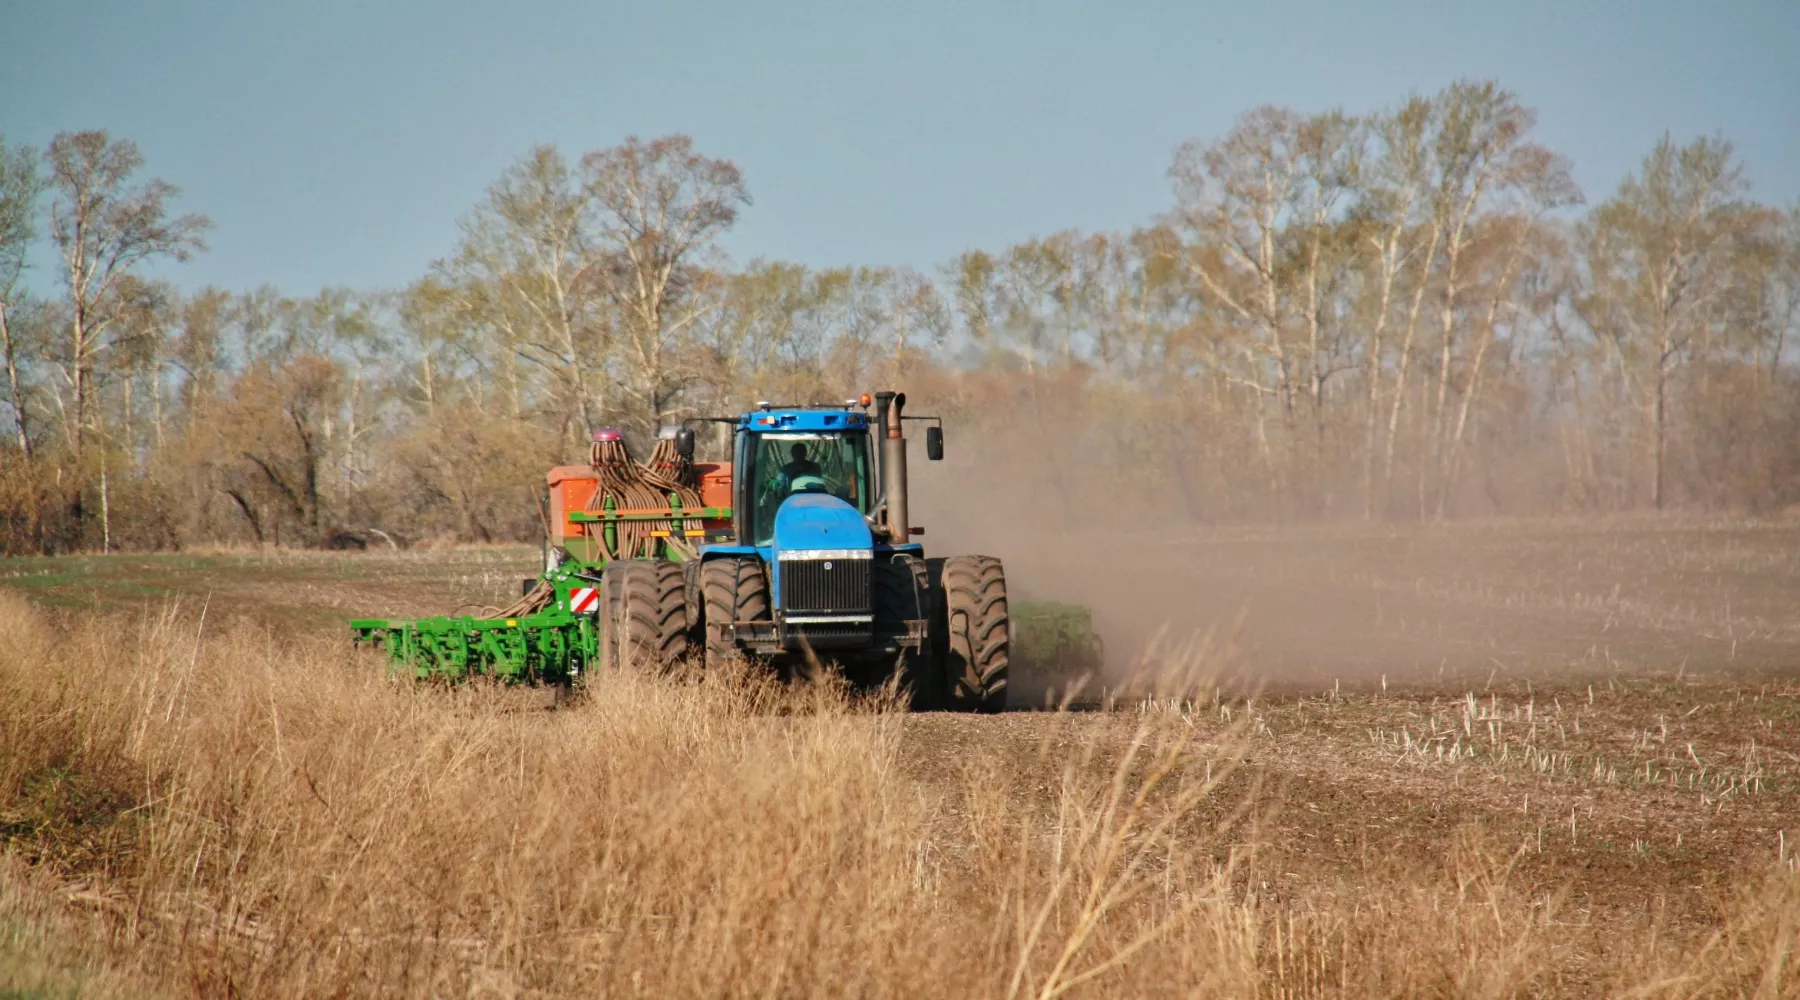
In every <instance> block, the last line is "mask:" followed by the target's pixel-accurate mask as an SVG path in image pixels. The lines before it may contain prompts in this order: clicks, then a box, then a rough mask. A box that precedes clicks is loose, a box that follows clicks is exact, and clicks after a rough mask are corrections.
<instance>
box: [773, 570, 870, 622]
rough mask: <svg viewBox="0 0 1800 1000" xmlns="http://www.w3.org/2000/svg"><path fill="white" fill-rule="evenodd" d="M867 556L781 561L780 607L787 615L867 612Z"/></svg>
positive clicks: (858, 613) (859, 613) (861, 613)
mask: <svg viewBox="0 0 1800 1000" xmlns="http://www.w3.org/2000/svg"><path fill="white" fill-rule="evenodd" d="M870 566H871V562H870V560H868V559H790V560H784V561H783V562H782V564H781V609H782V611H784V612H785V613H787V614H789V615H794V614H816V615H833V614H835V615H866V614H868V613H869V573H870V569H869V567H870Z"/></svg>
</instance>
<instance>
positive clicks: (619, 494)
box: [587, 431, 701, 562]
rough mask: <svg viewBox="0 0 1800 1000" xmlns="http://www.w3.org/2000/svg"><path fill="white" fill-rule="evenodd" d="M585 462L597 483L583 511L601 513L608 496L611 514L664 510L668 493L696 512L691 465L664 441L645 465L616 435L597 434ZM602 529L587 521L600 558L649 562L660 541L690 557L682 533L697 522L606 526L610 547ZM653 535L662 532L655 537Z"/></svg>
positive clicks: (697, 526)
mask: <svg viewBox="0 0 1800 1000" xmlns="http://www.w3.org/2000/svg"><path fill="white" fill-rule="evenodd" d="M589 460H590V462H591V464H592V465H593V467H594V472H595V474H596V478H598V480H599V486H598V488H597V489H595V490H594V496H593V499H592V500H590V501H588V510H589V511H593V512H599V511H603V510H605V509H606V501H607V498H608V497H611V498H612V504H613V509H614V510H667V509H668V508H669V495H670V494H674V495H675V497H676V498H677V499H679V500H680V501H681V506H682V508H683V509H687V510H697V509H699V508H700V506H701V503H700V491H699V490H697V489H695V488H694V467H693V464H692V463H691V462H689V461H688V460H687V459H686V458H684V457H682V455H681V454H680V453H679V452H677V451H676V450H675V442H674V441H671V440H668V439H666V438H665V439H662V440H659V441H657V442H656V449H655V451H653V452H651V455H650V461H648V462H646V463H644V464H643V465H639V464H638V463H636V462H634V461H632V459H631V452H630V451H629V450H627V449H626V447H625V441H624V438H623V437H622V436H620V435H619V434H618V432H616V431H614V432H610V433H609V432H605V431H602V432H601V434H600V435H597V436H596V438H595V441H594V443H593V446H592V447H591V448H590V449H589ZM608 527H609V525H607V524H599V523H590V524H588V526H587V531H588V537H589V538H592V539H593V540H594V541H595V542H597V543H598V544H599V548H600V552H601V554H602V555H603V556H605V558H606V559H607V561H609V562H610V561H612V560H614V559H653V558H655V557H656V556H657V555H658V554H659V549H660V547H661V546H660V544H659V543H660V542H661V541H662V540H663V538H664V537H666V538H667V539H668V542H669V545H670V546H671V547H672V548H675V549H676V550H678V551H680V552H681V553H682V554H683V555H686V556H692V555H693V554H694V547H693V545H692V543H690V542H689V541H688V539H687V537H686V535H685V532H687V531H689V530H694V531H698V530H699V529H700V522H699V520H697V519H694V520H689V519H685V518H684V519H683V520H682V521H681V523H680V524H679V525H677V524H676V522H675V521H674V520H672V519H671V520H660V521H657V520H652V521H615V522H611V524H610V527H611V528H612V529H613V531H612V534H613V541H612V543H611V544H610V545H609V544H608V543H607V541H606V533H607V528H608ZM658 532H663V533H665V534H664V535H661V536H659V535H658V534H657V533H658Z"/></svg>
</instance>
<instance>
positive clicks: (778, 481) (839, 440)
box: [750, 434, 869, 545]
mask: <svg viewBox="0 0 1800 1000" xmlns="http://www.w3.org/2000/svg"><path fill="white" fill-rule="evenodd" d="M758 437H759V440H758V441H757V444H756V454H755V466H754V470H753V471H752V472H751V475H752V476H753V477H754V479H753V480H752V483H753V484H754V502H755V509H754V511H753V512H752V515H753V516H752V517H751V522H750V523H751V527H752V530H753V532H754V534H755V536H756V538H755V544H757V545H767V544H769V541H770V540H771V539H772V538H774V536H775V512H776V511H777V510H778V509H780V507H781V502H782V501H783V500H786V499H787V498H788V496H789V495H790V494H793V493H796V492H822V493H829V494H831V495H832V496H835V497H837V498H838V499H839V500H842V501H844V502H845V503H848V504H849V505H850V506H852V507H855V508H856V509H857V510H858V511H859V512H861V513H863V514H867V513H868V512H869V445H868V437H867V436H866V435H863V434H852V435H844V434H762V435H759V436H758Z"/></svg>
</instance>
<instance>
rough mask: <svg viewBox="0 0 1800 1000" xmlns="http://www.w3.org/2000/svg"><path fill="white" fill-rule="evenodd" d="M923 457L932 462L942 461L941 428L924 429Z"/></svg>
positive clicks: (942, 432) (942, 430)
mask: <svg viewBox="0 0 1800 1000" xmlns="http://www.w3.org/2000/svg"><path fill="white" fill-rule="evenodd" d="M925 457H926V458H928V459H930V460H932V461H933V462H942V461H943V460H944V429H943V428H942V427H927V428H925Z"/></svg>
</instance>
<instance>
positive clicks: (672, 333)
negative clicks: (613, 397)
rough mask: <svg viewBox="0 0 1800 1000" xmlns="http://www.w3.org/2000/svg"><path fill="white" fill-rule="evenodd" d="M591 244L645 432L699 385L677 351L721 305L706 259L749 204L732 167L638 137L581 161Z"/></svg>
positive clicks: (674, 140)
mask: <svg viewBox="0 0 1800 1000" xmlns="http://www.w3.org/2000/svg"><path fill="white" fill-rule="evenodd" d="M581 178H582V183H581V190H582V193H583V195H584V196H585V197H586V198H587V199H588V202H589V208H588V218H589V219H591V220H592V225H593V230H592V231H593V234H594V241H595V242H594V245H595V249H596V251H597V252H599V253H600V254H601V255H602V256H603V259H604V261H605V266H604V267H601V268H598V269H596V270H595V271H594V272H593V273H592V275H591V277H592V280H593V281H594V282H595V283H596V287H598V288H599V289H600V290H601V292H602V294H603V295H604V296H605V297H606V299H607V300H608V301H610V302H611V303H612V305H613V307H614V308H615V310H616V311H617V315H618V322H619V328H620V332H621V333H622V334H623V339H624V344H623V347H624V355H625V357H624V366H623V367H624V375H625V377H624V379H623V388H624V391H625V393H626V395H627V396H628V397H629V399H630V401H631V404H632V405H631V410H633V411H635V413H634V417H635V419H636V421H637V422H638V423H639V424H640V425H641V426H642V427H643V428H644V429H645V430H647V431H654V429H655V426H656V424H657V423H658V422H659V421H660V420H661V418H662V417H663V416H664V415H665V414H666V413H668V412H669V409H670V407H671V405H672V403H673V402H674V400H675V398H676V396H677V395H678V394H679V393H680V391H681V390H682V389H683V388H685V386H686V385H688V384H689V383H691V382H692V381H693V380H694V378H696V377H697V374H698V373H697V370H696V369H695V368H694V366H693V365H692V363H691V361H685V360H684V359H683V358H682V357H681V345H682V344H683V343H684V342H685V341H686V340H687V339H688V338H689V337H690V334H691V332H692V330H693V327H694V325H695V324H696V323H697V322H699V320H700V319H701V318H702V317H703V316H704V315H705V314H706V313H707V312H708V311H709V310H711V309H713V308H715V307H716V306H717V304H718V297H717V295H716V294H714V293H715V292H716V291H717V290H718V285H719V282H720V277H719V275H718V273H717V271H716V270H715V269H714V268H712V267H711V266H709V265H711V264H712V263H713V261H712V260H711V259H710V258H711V257H713V256H714V255H715V254H716V251H717V242H716V241H717V240H718V238H719V236H720V235H721V234H723V233H724V232H725V231H726V230H728V229H730V228H731V226H732V224H733V223H734V222H736V221H737V214H738V209H739V208H740V207H742V206H744V205H748V204H749V203H750V195H749V193H748V191H747V190H746V189H745V187H744V181H743V177H742V175H741V174H740V173H739V172H738V168H737V167H735V166H733V165H732V164H731V163H730V162H729V161H726V160H715V159H712V158H710V157H706V156H703V155H701V154H699V153H697V152H695V151H694V144H693V140H692V139H690V138H689V137H687V136H685V135H670V136H664V137H662V138H659V139H652V140H650V141H648V142H645V141H643V140H641V139H639V138H637V137H636V136H632V137H631V138H629V139H627V140H625V142H624V144H622V145H619V146H615V147H613V148H611V149H603V150H597V151H595V152H592V153H589V154H587V155H586V156H583V157H582V158H581Z"/></svg>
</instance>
